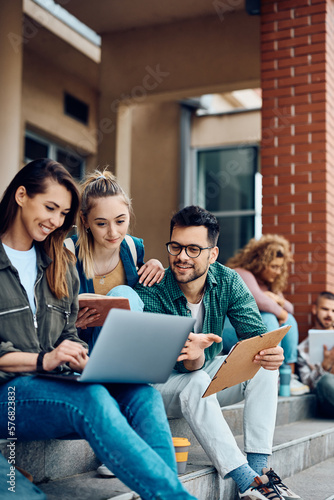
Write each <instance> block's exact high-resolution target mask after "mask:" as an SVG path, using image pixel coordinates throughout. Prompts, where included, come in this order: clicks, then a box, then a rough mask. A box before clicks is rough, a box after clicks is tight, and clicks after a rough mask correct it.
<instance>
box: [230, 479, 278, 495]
mask: <svg viewBox="0 0 334 500" xmlns="http://www.w3.org/2000/svg"><path fill="white" fill-rule="evenodd" d="M239 498H243V499H244V500H258V499H260V500H283V497H282V496H281V494H280V493H279V491H278V489H277V488H276V486H275V485H273V484H272V482H271V480H270V479H269V477H268V476H267V475H264V476H261V477H256V478H255V479H254V482H253V483H252V484H251V485H250V487H249V488H248V490H246V491H245V492H244V493H240V491H239Z"/></svg>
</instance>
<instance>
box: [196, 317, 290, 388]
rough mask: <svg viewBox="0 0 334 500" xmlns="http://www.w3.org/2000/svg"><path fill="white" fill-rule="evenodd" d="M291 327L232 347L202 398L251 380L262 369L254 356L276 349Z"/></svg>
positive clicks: (282, 328)
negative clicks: (254, 360)
mask: <svg viewBox="0 0 334 500" xmlns="http://www.w3.org/2000/svg"><path fill="white" fill-rule="evenodd" d="M290 328H291V326H289V325H286V326H281V327H280V328H278V329H277V330H272V331H271V332H267V333H263V334H262V335H257V336H256V337H251V338H249V339H245V340H241V341H240V342H237V343H236V344H235V346H234V347H232V349H231V351H230V352H229V354H228V356H227V357H226V359H225V361H224V362H223V364H222V365H221V366H220V368H219V369H218V371H217V372H216V374H215V376H214V377H213V379H212V380H211V382H210V384H209V385H208V387H207V389H206V391H205V393H204V394H203V396H202V398H206V397H207V396H210V395H211V394H216V393H217V392H219V391H222V390H224V389H227V387H232V386H233V385H237V384H240V383H241V382H245V381H246V380H249V379H251V378H252V377H254V375H255V374H256V373H257V372H258V371H259V369H260V368H261V366H260V365H258V364H255V363H253V359H254V356H255V355H256V354H257V353H258V352H260V351H262V350H263V349H269V348H271V347H276V346H277V345H278V344H279V343H280V342H281V340H282V338H283V337H284V336H285V335H286V334H287V332H288V331H289V330H290Z"/></svg>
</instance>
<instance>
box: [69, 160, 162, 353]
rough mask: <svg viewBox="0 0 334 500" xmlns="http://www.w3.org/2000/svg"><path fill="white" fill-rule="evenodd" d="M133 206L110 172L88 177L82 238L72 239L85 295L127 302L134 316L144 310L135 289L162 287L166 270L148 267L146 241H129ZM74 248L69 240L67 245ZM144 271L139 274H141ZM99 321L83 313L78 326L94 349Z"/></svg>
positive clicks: (152, 263) (91, 311)
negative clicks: (95, 295) (91, 294)
mask: <svg viewBox="0 0 334 500" xmlns="http://www.w3.org/2000/svg"><path fill="white" fill-rule="evenodd" d="M131 215H132V207H131V200H130V199H129V197H128V196H127V194H126V193H125V192H124V190H123V189H122V187H121V186H120V185H119V183H118V182H117V180H116V178H115V176H114V175H113V174H112V173H111V172H109V171H108V170H107V169H105V170H103V172H100V171H98V170H96V171H95V172H93V173H91V174H88V175H87V177H86V178H85V180H84V182H83V183H82V186H81V202H80V217H79V218H78V235H75V236H73V237H72V241H73V243H74V245H73V243H72V248H73V250H74V249H75V254H76V256H77V270H78V273H79V278H80V293H98V294H101V295H111V296H122V297H127V298H128V299H129V302H130V307H131V309H132V310H142V309H143V305H142V301H141V299H140V298H139V296H138V295H137V294H136V292H135V291H134V290H132V287H134V286H135V285H136V283H137V282H138V281H139V282H140V283H143V284H144V285H147V286H151V285H153V284H154V283H159V282H160V281H161V279H162V277H163V276H164V268H163V266H162V264H161V263H160V262H159V261H158V260H156V259H150V260H149V261H148V262H147V263H146V264H145V263H144V244H143V240H142V239H139V238H136V237H134V236H130V235H128V234H127V233H128V229H129V224H130V218H131ZM65 243H66V244H67V245H68V246H69V242H68V240H66V242H65ZM137 269H139V270H137ZM97 317H98V315H96V311H95V310H94V309H87V308H84V309H81V310H80V311H79V314H78V319H77V323H76V326H77V328H78V329H80V330H79V336H80V337H81V338H83V339H84V340H85V341H86V342H87V343H88V345H89V348H90V349H91V348H92V347H93V345H94V343H95V341H96V339H97V337H98V335H99V333H100V330H101V328H100V327H94V328H93V327H89V324H90V323H91V322H92V321H94V320H95V319H96V318H97Z"/></svg>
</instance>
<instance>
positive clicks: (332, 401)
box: [315, 373, 334, 418]
mask: <svg viewBox="0 0 334 500" xmlns="http://www.w3.org/2000/svg"><path fill="white" fill-rule="evenodd" d="M315 393H316V396H317V400H318V405H319V410H320V413H321V414H322V416H324V417H328V418H334V375H333V374H332V373H324V374H323V375H322V377H321V378H320V380H319V382H318V383H317V385H316V388H315Z"/></svg>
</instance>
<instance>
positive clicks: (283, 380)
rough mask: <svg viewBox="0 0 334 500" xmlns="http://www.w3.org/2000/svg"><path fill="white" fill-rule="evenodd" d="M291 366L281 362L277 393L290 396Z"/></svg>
mask: <svg viewBox="0 0 334 500" xmlns="http://www.w3.org/2000/svg"><path fill="white" fill-rule="evenodd" d="M290 381H291V366H290V365H287V364H285V363H283V365H281V366H280V369H279V395H280V396H290Z"/></svg>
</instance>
